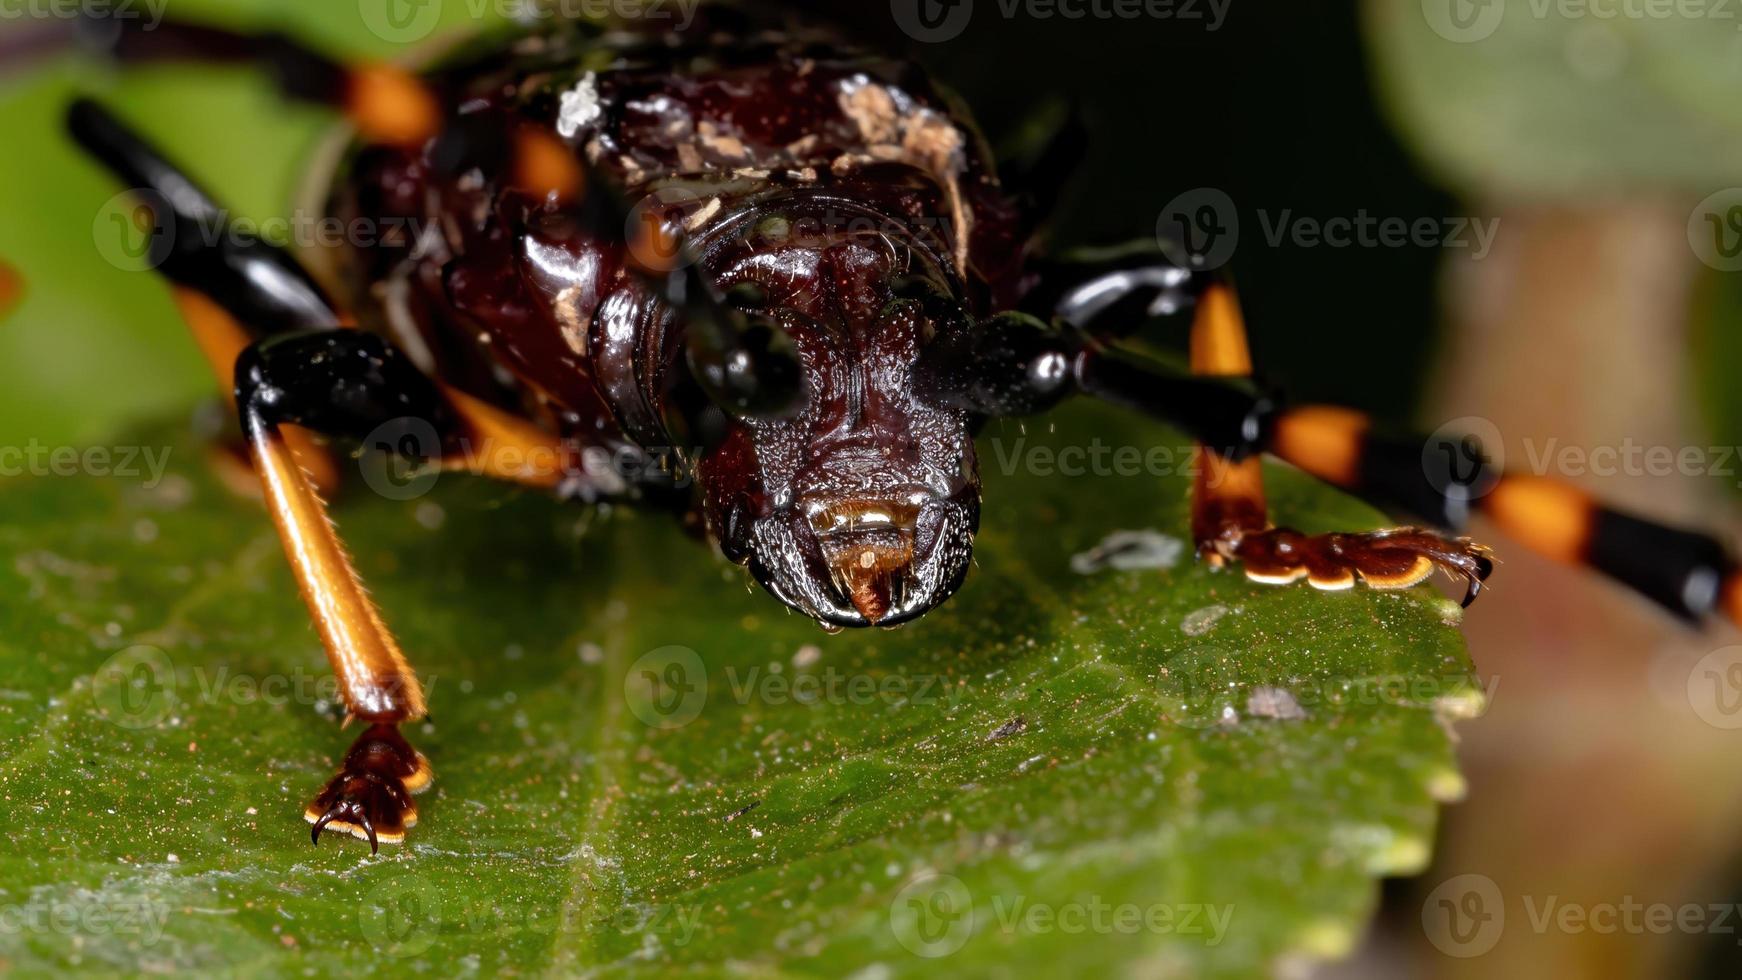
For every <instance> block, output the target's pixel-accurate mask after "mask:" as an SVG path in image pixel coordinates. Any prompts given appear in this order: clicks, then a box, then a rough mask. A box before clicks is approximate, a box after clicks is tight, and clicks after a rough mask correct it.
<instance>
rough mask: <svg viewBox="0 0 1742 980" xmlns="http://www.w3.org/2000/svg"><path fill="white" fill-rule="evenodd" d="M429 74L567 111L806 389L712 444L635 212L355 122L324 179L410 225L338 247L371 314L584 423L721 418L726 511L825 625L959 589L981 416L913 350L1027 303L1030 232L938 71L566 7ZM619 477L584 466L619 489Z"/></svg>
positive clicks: (602, 439)
mask: <svg viewBox="0 0 1742 980" xmlns="http://www.w3.org/2000/svg"><path fill="white" fill-rule="evenodd" d="M717 19H718V17H717V16H716V20H717ZM429 78H430V80H431V82H432V84H433V85H434V86H435V87H436V88H437V89H438V90H439V91H442V92H443V93H445V95H446V97H447V98H448V99H450V100H451V101H452V103H453V104H456V105H460V106H462V107H463V108H462V110H461V111H462V116H463V114H464V113H467V112H486V111H501V110H508V111H511V112H512V113H514V114H515V115H517V116H518V117H519V118H520V119H522V120H524V121H528V122H531V123H534V124H536V125H540V126H545V127H550V128H551V129H552V130H554V131H556V132H557V133H558V134H559V135H560V136H561V138H562V139H563V140H564V141H565V142H566V143H567V144H568V145H569V146H570V147H571V148H572V149H573V151H574V152H575V153H577V154H582V155H584V157H585V158H586V160H587V161H588V163H589V164H590V166H591V167H592V168H593V170H594V172H595V173H597V174H598V175H601V176H602V177H604V178H605V179H607V180H609V181H610V182H611V183H612V184H613V185H614V186H615V188H616V192H617V193H619V194H621V195H622V197H623V199H624V200H626V201H627V202H630V203H634V204H635V205H636V207H635V209H634V211H633V212H632V213H631V221H632V222H635V221H654V222H665V223H667V224H668V225H669V226H670V229H669V230H670V231H671V232H673V233H675V234H681V235H682V236H683V238H684V240H685V241H686V243H687V250H686V256H693V257H694V259H695V260H696V261H697V262H698V263H699V265H700V268H701V271H702V272H703V274H704V276H705V277H706V279H707V280H708V281H710V282H711V283H712V284H713V285H714V287H715V288H716V289H718V290H720V291H721V292H723V293H724V294H725V295H726V298H727V301H728V302H730V303H733V304H735V305H738V306H739V307H741V308H742V309H744V310H745V311H746V312H748V313H752V314H755V315H757V316H761V317H767V318H769V319H771V320H772V321H774V322H775V323H776V324H778V325H779V326H780V327H781V328H783V329H784V331H785V333H786V334H787V335H788V336H790V337H791V339H792V342H793V343H794V345H795V346H796V349H797V354H798V358H799V362H800V364H801V366H802V368H803V373H804V377H805V382H806V383H805V400H804V407H803V409H802V410H801V411H800V412H799V413H798V414H797V415H796V416H795V417H792V418H787V419H745V420H734V421H733V422H731V423H730V424H729V425H727V426H726V427H725V428H724V430H723V431H717V432H713V433H711V434H710V436H709V438H707V439H706V440H699V439H698V438H697V434H696V432H695V431H694V430H695V428H696V426H694V425H689V424H686V423H685V422H684V420H683V419H682V418H681V416H683V415H684V414H685V410H684V406H685V405H687V404H691V403H693V402H694V401H695V400H694V399H691V398H687V397H686V394H685V392H684V391H683V390H682V389H683V387H684V384H685V380H686V379H685V377H684V372H683V371H681V370H676V369H675V368H676V367H677V366H678V365H679V364H681V354H680V351H679V334H680V332H681V327H680V324H679V322H678V318H677V317H675V316H674V315H673V311H672V310H671V309H670V307H669V305H668V304H665V303H663V302H661V301H660V299H659V298H658V297H656V296H655V295H654V293H653V292H652V291H650V290H649V288H648V287H647V285H646V282H645V279H644V277H642V276H639V275H637V274H636V272H635V271H634V270H633V269H632V268H631V267H630V266H631V262H630V259H631V256H630V255H629V254H628V250H629V248H630V246H629V245H627V244H625V242H627V241H630V240H632V237H633V235H634V233H635V232H636V230H637V229H636V228H634V227H629V228H625V229H624V234H623V235H620V236H616V237H601V236H599V235H596V234H591V233H590V232H589V229H588V228H587V226H586V225H585V223H583V222H580V221H577V220H576V219H575V218H574V217H573V215H572V214H570V213H567V212H564V211H562V210H559V209H557V208H555V207H553V206H552V205H551V202H550V201H549V200H546V199H537V198H534V197H532V196H529V195H528V194H525V193H522V192H519V191H516V190H514V189H512V188H510V187H508V186H505V185H504V184H502V183H498V182H497V181H496V180H495V178H494V176H493V175H491V174H490V173H488V172H486V170H485V169H484V168H472V169H469V170H466V171H463V172H461V173H459V174H458V175H457V176H452V175H448V174H446V173H443V172H442V168H440V167H439V166H438V165H435V164H432V162H431V159H430V154H428V153H425V152H414V151H409V150H405V149H400V148H394V147H382V146H371V147H362V148H359V149H357V150H356V151H354V152H353V154H352V155H351V156H350V157H349V159H348V160H347V161H346V163H345V164H344V165H343V169H342V171H341V173H340V175H339V178H338V180H337V182H336V184H335V186H334V188H333V191H332V205H331V206H332V208H333V211H334V213H335V214H336V215H337V216H338V217H340V218H342V219H344V220H346V221H348V222H356V221H359V220H361V221H367V222H375V223H378V224H379V226H381V227H399V228H405V229H412V230H414V231H415V232H416V234H406V235H403V236H401V238H400V239H399V240H397V241H390V242H387V243H385V244H383V245H379V246H376V247H374V248H371V249H367V250H358V251H356V252H355V254H351V255H345V256H340V257H338V261H337V262H336V263H335V266H336V267H337V268H341V269H344V270H346V273H347V276H348V281H347V283H346V286H345V288H346V290H347V291H348V292H350V293H351V294H352V295H351V297H350V298H351V300H352V302H351V304H350V305H351V307H352V308H353V309H355V310H358V311H360V312H359V316H360V317H361V318H362V319H363V320H364V321H365V322H366V323H367V324H368V325H370V326H371V327H374V328H376V329H379V330H382V331H384V332H386V333H387V334H388V335H389V336H390V337H392V338H393V339H394V340H395V341H396V342H398V343H399V344H400V345H401V346H402V347H403V348H405V349H406V350H407V351H408V352H410V353H412V355H413V356H414V358H417V359H421V360H423V361H424V363H423V364H422V365H420V366H422V367H425V368H426V369H427V370H430V371H432V372H434V373H436V374H438V375H440V376H442V377H444V378H447V379H449V380H450V381H451V382H452V383H454V384H457V385H459V386H461V387H463V388H464V389H466V390H468V391H469V392H470V393H472V394H475V395H479V396H482V397H485V398H489V399H491V400H493V401H496V402H498V403H501V404H504V405H507V406H511V407H512V408H514V409H515V410H517V411H521V412H525V413H528V414H530V415H531V416H532V417H533V418H535V419H537V420H539V421H540V422H541V423H542V424H544V425H546V426H548V427H550V428H552V429H553V430H555V431H557V432H560V433H561V434H562V435H563V436H564V437H565V438H566V439H569V440H572V441H574V442H575V443H576V444H577V445H579V446H598V447H606V448H611V449H618V448H621V447H625V446H628V447H633V448H636V449H640V450H644V451H647V452H649V453H654V454H659V455H661V456H666V455H683V454H685V453H686V452H687V451H688V449H691V448H694V445H693V444H694V443H696V442H698V441H705V442H706V443H708V445H707V446H706V450H705V455H703V457H702V458H701V459H699V460H696V461H694V462H695V463H697V464H698V465H699V469H698V475H699V478H700V485H701V487H702V489H703V492H702V494H701V495H700V496H701V500H700V503H701V504H702V505H703V507H704V512H705V518H706V524H707V527H708V529H709V530H710V532H711V533H712V535H713V537H714V538H715V540H716V541H718V543H719V544H720V546H721V548H722V550H723V551H724V552H725V553H726V554H727V555H728V556H729V557H731V558H732V559H733V560H735V561H739V562H743V563H747V564H748V565H749V566H750V568H751V570H752V571H753V572H754V573H755V575H756V577H757V578H758V579H759V580H760V581H762V582H763V583H764V584H765V585H766V586H767V587H768V588H769V589H770V590H771V591H772V592H773V593H774V594H775V595H776V596H778V597H779V598H781V599H782V600H783V601H785V602H787V603H789V604H791V605H793V606H795V607H796V608H798V609H800V610H801V611H803V612H805V613H807V614H810V615H812V616H814V617H816V618H817V619H819V620H820V621H823V622H825V623H828V624H832V625H836V626H860V625H866V624H868V623H871V622H881V623H884V624H886V625H890V624H894V623H898V622H901V621H904V620H906V619H910V618H912V617H913V616H916V615H918V614H920V613H922V612H924V611H925V610H926V609H929V608H931V607H932V606H934V605H936V604H937V603H938V602H940V601H942V600H943V599H944V598H947V597H948V595H949V594H950V593H951V592H953V591H954V589H955V588H956V586H957V585H958V584H959V583H960V581H961V579H962V576H963V574H964V573H965V571H966V569H967V566H968V556H969V548H970V545H971V540H972V535H973V532H974V529H975V525H976V523H977V514H978V499H979V482H978V478H977V475H976V471H975V461H974V450H973V444H972V440H971V437H970V433H969V424H970V420H969V418H968V416H967V415H966V414H965V413H964V412H962V411H960V410H958V409H953V408H950V407H948V406H945V405H942V404H938V403H936V402H934V401H930V400H927V399H925V398H923V397H921V396H920V395H919V394H917V393H916V392H915V387H914V385H913V383H912V378H911V368H912V365H913V363H914V362H915V360H916V359H917V357H918V354H919V351H920V348H921V346H922V345H923V344H924V343H925V342H926V341H927V340H929V339H930V337H931V336H932V335H933V333H934V332H935V331H936V330H937V329H938V328H939V327H940V326H943V325H945V322H946V321H954V320H958V319H963V318H977V317H980V316H983V315H985V314H986V313H988V312H990V311H992V310H994V309H1001V308H1006V307H1008V306H1009V305H1010V304H1011V303H1013V302H1014V300H1015V299H1016V297H1017V295H1018V293H1019V291H1020V289H1021V287H1022V282H1021V276H1022V265H1021V260H1022V244H1023V235H1022V234H1021V232H1020V229H1019V227H1018V225H1019V220H1018V213H1017V208H1016V207H1015V205H1014V204H1013V203H1012V201H1011V200H1010V199H1008V198H1007V197H1006V196H1005V195H1004V194H1003V192H1002V191H1001V189H1000V187H999V185H998V182H997V179H996V177H995V175H994V173H993V169H992V164H991V161H990V158H989V155H988V153H987V152H986V150H985V148H984V146H983V144H982V142H981V140H980V138H979V137H978V135H977V134H976V132H975V131H974V129H973V127H972V126H971V125H970V124H969V123H968V122H967V121H966V120H965V119H963V118H962V116H961V115H960V114H959V113H958V112H957V111H956V110H955V109H954V108H953V107H952V106H951V105H950V104H949V103H948V101H947V99H946V98H945V97H944V96H943V95H941V94H940V93H939V92H938V91H937V89H936V88H935V87H934V86H933V85H932V84H931V82H930V81H929V80H927V79H926V78H925V77H924V76H923V75H922V74H921V73H919V72H918V71H917V70H915V69H914V68H913V67H912V66H911V65H910V64H908V63H904V62H898V61H891V60H888V59H884V58H879V57H874V56H871V55H867V54H863V53H860V52H856V51H854V50H852V49H850V48H846V47H843V46H840V45H838V44H836V43H833V42H830V41H827V40H824V39H822V38H821V37H819V36H813V35H803V34H793V33H788V32H785V31H780V32H773V31H756V30H750V29H747V28H746V27H745V26H744V25H742V24H730V25H727V24H720V23H713V24H707V25H700V26H698V27H696V28H695V29H693V30H692V31H691V32H689V33H687V34H684V35H680V36H677V37H669V36H658V37H652V36H638V35H608V34H603V33H602V32H601V31H599V30H598V29H597V28H594V27H591V26H588V25H582V24H576V23H572V22H571V23H562V24H558V25H556V26H554V27H552V28H551V29H549V30H546V31H542V32H540V33H536V34H533V35H530V36H527V37H524V38H521V39H520V40H518V41H516V42H514V43H513V44H511V45H509V46H508V47H506V48H501V47H492V48H488V49H484V50H481V51H477V52H462V53H460V54H458V55H456V56H453V57H451V58H450V59H448V60H447V61H446V62H445V63H444V64H443V65H442V66H441V67H438V68H437V69H435V70H434V71H433V72H431V73H430V75H429ZM642 258H644V259H650V260H651V261H658V260H659V258H669V259H672V260H673V261H679V260H681V257H680V256H677V255H671V256H663V257H661V256H654V257H647V256H643V257H642ZM643 264H645V262H644V263H643ZM716 428H718V427H717V426H716ZM686 447H688V448H686ZM616 478H617V475H616V474H611V473H597V472H595V473H592V474H591V475H590V476H589V477H588V478H587V479H586V480H585V482H584V484H583V485H582V486H581V487H580V489H581V490H583V491H588V492H595V491H603V492H608V491H615V490H620V489H627V488H622V487H618V486H614V485H612V484H613V482H614V480H615V479H616ZM601 484H603V485H601Z"/></svg>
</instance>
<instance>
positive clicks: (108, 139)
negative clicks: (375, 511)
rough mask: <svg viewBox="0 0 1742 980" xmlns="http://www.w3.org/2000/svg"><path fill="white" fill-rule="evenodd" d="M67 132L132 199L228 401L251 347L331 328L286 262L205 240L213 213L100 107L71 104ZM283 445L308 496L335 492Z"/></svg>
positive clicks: (269, 252)
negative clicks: (227, 309)
mask: <svg viewBox="0 0 1742 980" xmlns="http://www.w3.org/2000/svg"><path fill="white" fill-rule="evenodd" d="M67 128H68V130H69V131H70V132H71V134H72V136H73V138H74V139H75V140H77V141H78V143H79V145H80V146H82V147H84V149H85V150H86V151H87V152H89V153H90V154H91V155H92V156H94V157H96V158H97V160H99V161H100V162H101V163H103V165H104V166H106V167H107V168H108V169H109V170H110V171H111V172H113V173H114V174H115V175H116V176H117V177H119V178H121V180H122V181H123V182H124V183H126V184H127V186H128V187H130V188H132V189H133V190H134V192H135V193H134V203H133V207H134V212H133V215H132V217H133V221H134V223H135V225H136V226H137V227H140V228H149V229H150V238H149V240H148V241H147V245H146V247H147V249H148V252H147V255H146V258H147V260H148V261H149V262H151V263H152V264H153V265H154V266H155V267H156V269H157V271H158V272H159V273H161V274H162V275H163V276H164V277H165V278H167V279H169V280H170V282H171V284H172V285H173V286H174V289H175V303H176V307H177V308H178V309H179V310H180V311H181V315H182V320H183V321H184V322H185V323H186V324H187V326H188V331H189V333H191V334H192V335H193V338H194V342H195V344H197V345H198V346H199V349H200V353H201V354H202V355H204V356H205V358H206V362H207V363H208V364H209V365H210V366H211V369H212V374H213V376H214V377H216V378H217V380H218V383H219V385H220V386H221V388H222V390H223V393H224V397H225V398H226V399H229V398H230V386H231V375H232V373H233V368H234V366H235V364H236V357H237V355H239V354H241V353H242V350H243V348H245V347H247V346H248V345H249V344H250V343H252V342H253V341H255V340H258V339H260V338H262V337H267V336H271V335H272V334H274V333H278V332H281V331H284V330H295V329H308V328H318V327H327V326H331V325H332V324H333V322H334V315H333V312H332V304H331V302H330V301H329V300H328V299H327V298H326V296H325V294H323V293H322V291H321V289H320V287H319V286H317V285H315V283H314V280H312V279H310V278H309V277H308V275H307V274H306V273H305V272H304V271H303V270H302V268H301V267H300V266H299V265H297V264H296V262H295V261H293V260H292V259H291V258H290V257H289V256H288V255H286V254H285V253H283V252H282V251H280V250H278V249H276V248H270V247H257V246H251V245H248V244H244V243H243V242H240V241H235V240H232V236H227V235H225V236H218V237H217V238H213V237H212V236H211V235H210V234H209V233H210V232H211V231H212V230H214V229H216V228H220V227H222V226H223V211H222V210H221V209H220V208H219V207H218V205H217V204H216V203H215V202H214V201H213V200H212V199H211V197H210V196H208V195H207V194H206V192H205V191H204V190H202V189H201V188H200V186H199V185H198V184H197V183H195V182H194V181H193V180H192V179H191V178H189V177H188V176H187V175H186V174H185V173H184V172H182V170H181V169H179V168H178V167H176V166H175V165H174V164H172V163H170V162H169V161H168V160H167V159H165V158H164V156H163V154H162V153H160V152H159V151H158V150H157V149H156V148H155V147H153V146H152V145H151V144H149V143H147V142H146V141H145V140H144V139H142V138H141V137H140V136H139V135H138V134H137V133H135V132H133V131H132V130H131V129H130V128H128V127H127V126H126V124H124V123H122V122H121V121H120V120H118V119H116V118H115V117H114V116H113V115H111V114H110V113H109V112H108V111H107V110H106V109H104V108H103V107H102V106H100V105H98V104H97V103H95V102H92V101H89V100H86V99H80V100H78V101H75V102H74V103H73V104H72V105H71V106H70V107H69V108H68V110H67ZM208 293H209V294H211V295H210V296H208ZM212 297H216V298H215V299H214V298H212ZM219 303H223V304H225V305H228V306H231V307H234V308H236V309H237V310H238V312H239V313H240V315H241V318H240V319H236V318H232V317H231V316H229V315H228V314H226V313H224V311H223V308H222V307H221V306H219V305H218V304H219ZM232 407H234V406H232ZM284 439H285V441H286V443H288V444H289V445H290V447H291V452H292V453H293V454H294V455H295V456H296V459H297V462H298V463H300V464H301V465H302V467H303V469H304V470H305V471H307V472H308V474H309V478H310V479H312V480H313V481H314V483H315V486H316V487H319V488H320V489H321V490H322V491H323V492H327V493H330V492H332V491H333V490H334V489H336V488H337V487H338V483H339V471H338V467H337V466H336V465H335V464H334V462H333V459H332V457H331V456H330V455H329V454H328V453H327V452H326V450H325V449H323V448H322V447H321V446H320V444H319V443H317V442H316V441H315V440H314V439H313V437H312V436H311V435H310V434H309V433H308V432H306V431H303V430H301V429H297V428H286V429H285V430H284ZM221 458H222V459H228V458H229V457H227V456H225V457H221Z"/></svg>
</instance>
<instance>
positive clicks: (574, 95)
mask: <svg viewBox="0 0 1742 980" xmlns="http://www.w3.org/2000/svg"><path fill="white" fill-rule="evenodd" d="M604 114H605V110H604V107H602V106H600V105H599V76H598V74H597V73H595V72H587V73H586V74H585V75H582V76H581V80H580V81H578V82H576V83H575V87H574V88H572V89H570V90H569V91H567V92H564V93H563V94H562V104H561V105H560V106H559V107H558V108H557V114H556V131H557V135H559V136H561V137H562V138H563V139H573V138H574V135H575V134H576V133H578V132H580V131H581V127H583V126H585V125H587V124H588V123H591V122H592V121H593V120H595V119H598V118H599V117H600V116H602V115H604Z"/></svg>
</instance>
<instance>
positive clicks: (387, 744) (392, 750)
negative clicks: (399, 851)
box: [303, 725, 430, 854]
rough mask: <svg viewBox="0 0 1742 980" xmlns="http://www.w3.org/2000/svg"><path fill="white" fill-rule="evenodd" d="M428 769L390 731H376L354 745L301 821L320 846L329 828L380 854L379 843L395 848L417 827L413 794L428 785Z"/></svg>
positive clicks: (381, 727)
mask: <svg viewBox="0 0 1742 980" xmlns="http://www.w3.org/2000/svg"><path fill="white" fill-rule="evenodd" d="M429 780H430V775H429V765H428V764H427V763H426V762H424V759H423V756H421V755H419V754H418V753H417V752H416V751H414V750H413V749H412V748H411V746H410V745H408V744H406V742H405V740H404V739H403V738H401V737H399V733H398V731H397V730H395V729H394V728H393V727H392V726H391V725H376V726H373V727H371V728H370V729H369V730H368V731H366V732H364V733H363V734H362V736H360V737H359V738H358V739H357V744H355V745H353V746H352V747H351V751H350V752H348V753H347V754H346V756H345V764H344V765H343V766H341V767H340V769H339V772H338V774H337V775H335V776H333V778H332V779H331V780H330V781H328V783H327V785H326V786H325V787H324V788H323V789H322V790H321V792H320V793H319V794H318V795H317V796H316V797H315V799H314V802H312V803H310V804H309V807H308V810H307V811H306V812H305V813H304V814H303V817H304V819H306V820H308V822H309V823H311V824H313V825H314V826H313V827H312V828H311V829H310V831H309V837H310V839H311V840H312V841H313V842H314V843H316V844H319V843H320V840H321V833H322V832H323V831H325V830H327V829H328V828H329V827H330V828H332V829H334V830H338V831H342V832H344V833H347V834H350V835H351V836H352V837H355V838H357V839H359V840H366V841H368V842H369V851H370V853H372V854H378V853H380V850H381V844H382V842H386V843H389V844H397V843H399V842H401V841H403V840H405V832H406V830H407V829H409V828H410V827H412V826H414V825H416V823H417V805H416V804H415V803H413V802H412V799H411V794H412V793H414V792H417V791H418V790H421V789H423V788H424V787H425V786H428V785H429Z"/></svg>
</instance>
